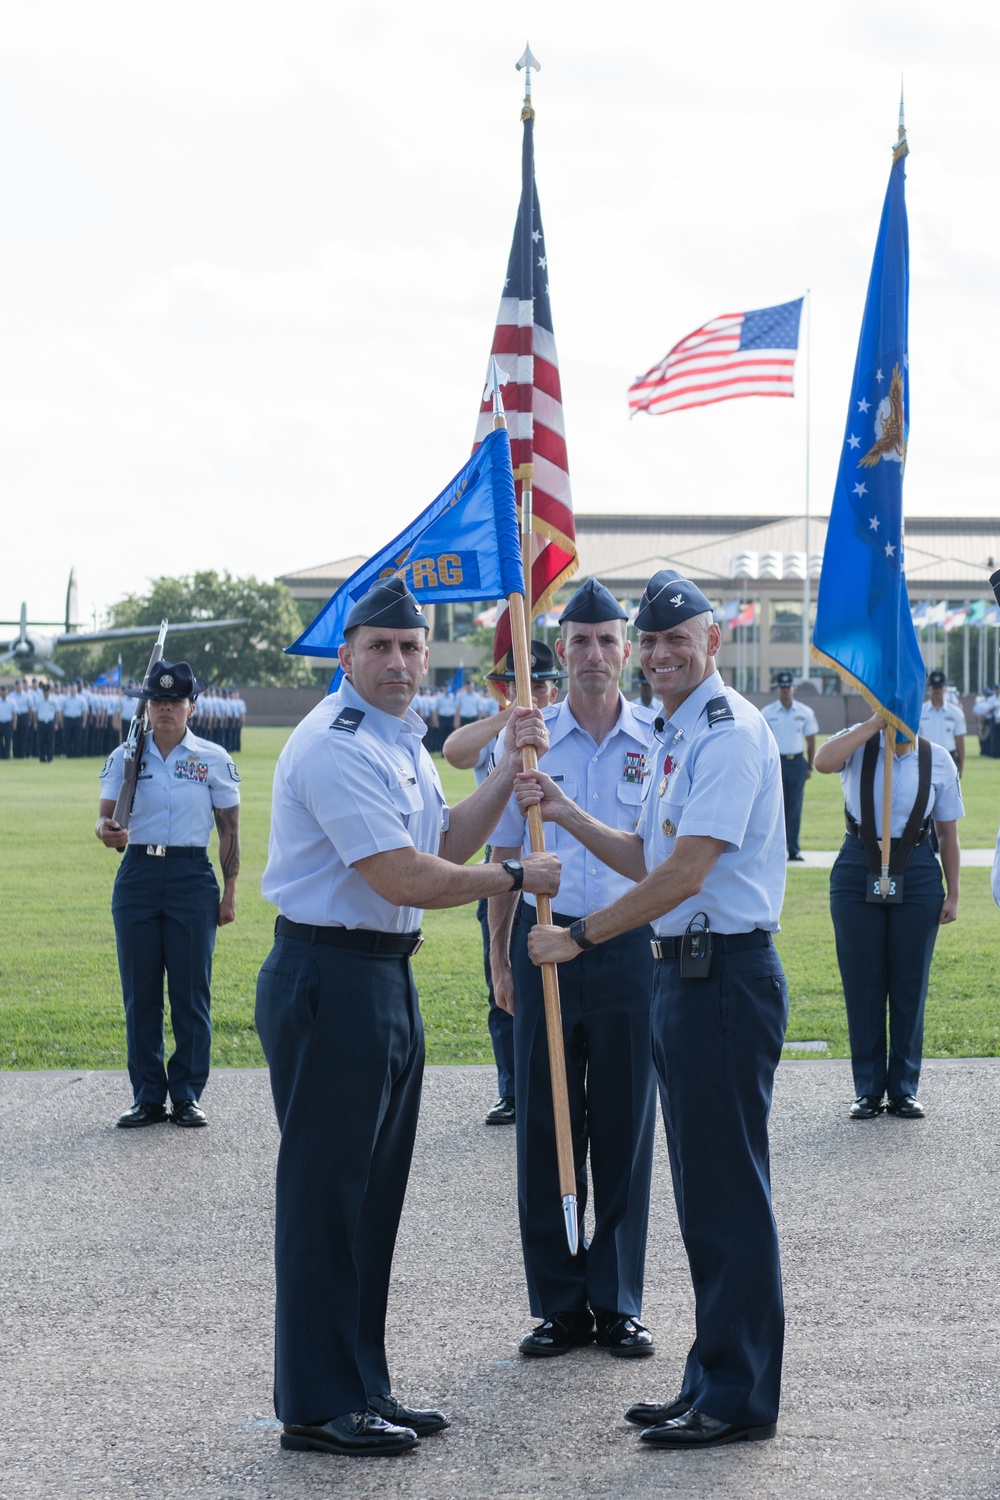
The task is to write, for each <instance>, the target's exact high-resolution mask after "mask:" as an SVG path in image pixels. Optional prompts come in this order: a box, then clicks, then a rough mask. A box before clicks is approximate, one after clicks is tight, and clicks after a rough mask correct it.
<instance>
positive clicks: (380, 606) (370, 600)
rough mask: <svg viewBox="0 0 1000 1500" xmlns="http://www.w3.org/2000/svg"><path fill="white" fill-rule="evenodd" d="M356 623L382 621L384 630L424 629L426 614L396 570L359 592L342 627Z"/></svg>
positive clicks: (367, 623) (352, 626)
mask: <svg viewBox="0 0 1000 1500" xmlns="http://www.w3.org/2000/svg"><path fill="white" fill-rule="evenodd" d="M356 625H382V626H384V627H385V629H386V630H414V629H417V628H419V629H421V630H427V629H429V626H428V624H427V616H426V615H425V614H424V613H423V611H422V610H421V608H420V605H419V604H418V603H417V601H416V599H415V598H414V597H413V595H412V594H411V593H410V591H409V589H408V588H407V587H406V584H405V583H404V582H403V580H402V579H401V578H400V577H399V575H398V574H393V576H392V577H391V578H382V579H380V580H379V582H378V583H376V584H374V585H373V587H372V588H370V589H369V590H368V592H367V594H364V595H362V597H361V598H360V599H359V600H358V602H357V604H355V606H354V608H353V609H352V610H351V612H350V614H349V615H348V616H347V619H346V620H345V621H344V630H345V631H347V630H353V629H354V627H355V626H356Z"/></svg>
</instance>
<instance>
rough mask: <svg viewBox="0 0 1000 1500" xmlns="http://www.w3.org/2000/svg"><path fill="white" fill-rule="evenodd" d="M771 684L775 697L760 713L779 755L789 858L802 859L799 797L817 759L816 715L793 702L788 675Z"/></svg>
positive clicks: (777, 676)
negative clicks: (775, 692) (776, 692)
mask: <svg viewBox="0 0 1000 1500" xmlns="http://www.w3.org/2000/svg"><path fill="white" fill-rule="evenodd" d="M774 685H775V687H776V688H777V689H778V696H777V698H775V699H774V701H773V702H771V703H766V704H765V705H764V707H763V708H762V709H761V713H762V714H763V715H764V718H765V719H766V721H767V727H768V729H770V731H771V733H772V734H773V735H774V738H775V742H776V744H777V746H778V754H779V755H780V756H781V793H782V796H783V798H784V802H785V844H786V845H787V848H788V858H789V859H791V860H796V861H798V860H801V858H802V855H801V853H800V852H799V828H800V827H801V825H802V798H803V795H804V794H805V789H806V782H807V781H808V780H809V777H810V776H811V775H812V772H813V761H814V760H815V758H816V736H817V734H818V733H819V725H818V724H817V722H816V715H815V714H814V713H813V711H812V709H811V708H807V707H806V705H805V704H804V703H796V702H795V689H794V687H793V683H792V674H791V672H778V673H777V674H776V675H775V679H774Z"/></svg>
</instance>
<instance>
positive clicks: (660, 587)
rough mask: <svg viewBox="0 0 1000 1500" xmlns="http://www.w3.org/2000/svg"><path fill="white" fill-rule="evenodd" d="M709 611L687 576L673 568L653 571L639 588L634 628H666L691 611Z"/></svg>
mask: <svg viewBox="0 0 1000 1500" xmlns="http://www.w3.org/2000/svg"><path fill="white" fill-rule="evenodd" d="M706 611H707V612H708V613H709V614H711V612H712V606H711V604H709V602H708V600H707V599H706V598H705V595H704V594H703V593H702V591H701V589H700V588H698V586H697V585H696V584H693V583H692V582H691V580H690V579H688V578H682V577H681V575H680V574H679V573H678V572H676V571H675V570H674V569H673V568H661V570H660V572H659V573H654V574H653V576H652V578H651V579H650V580H649V582H648V583H647V584H646V587H645V589H644V590H643V595H642V598H641V599H640V600H639V610H638V613H637V614H636V617H635V628H636V630H669V629H670V628H671V626H672V625H680V624H682V623H683V621H684V620H690V619H692V618H693V617H694V616H695V615H703V614H705V613H706Z"/></svg>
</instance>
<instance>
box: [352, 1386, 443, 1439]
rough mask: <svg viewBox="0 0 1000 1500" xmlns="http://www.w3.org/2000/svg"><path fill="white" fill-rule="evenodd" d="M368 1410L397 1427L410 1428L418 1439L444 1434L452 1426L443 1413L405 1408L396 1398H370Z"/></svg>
mask: <svg viewBox="0 0 1000 1500" xmlns="http://www.w3.org/2000/svg"><path fill="white" fill-rule="evenodd" d="M368 1410H369V1411H373V1412H375V1414H376V1415H377V1416H380V1417H381V1418H382V1419H383V1421H386V1422H391V1423H392V1424H393V1426H395V1427H409V1428H410V1429H411V1430H412V1431H413V1432H415V1433H416V1434H417V1437H430V1435H431V1433H432V1432H443V1431H444V1429H445V1428H446V1427H450V1426H451V1422H450V1420H449V1419H448V1418H447V1417H446V1416H445V1414H444V1412H443V1411H432V1410H429V1409H427V1408H421V1407H419V1406H404V1405H403V1403H402V1401H397V1400H396V1398H395V1396H369V1397H368Z"/></svg>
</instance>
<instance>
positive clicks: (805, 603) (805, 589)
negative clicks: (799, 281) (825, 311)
mask: <svg viewBox="0 0 1000 1500" xmlns="http://www.w3.org/2000/svg"><path fill="white" fill-rule="evenodd" d="M804 300H805V309H804V311H805V315H806V567H805V577H804V578H803V580H802V681H803V682H807V681H808V679H809V645H810V640H809V636H810V631H809V609H810V604H811V601H810V597H809V594H810V579H809V436H810V433H809V397H810V383H811V382H810V370H809V363H810V361H809V356H810V341H811V338H812V318H811V316H810V303H809V287H806V295H805V299H804Z"/></svg>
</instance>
